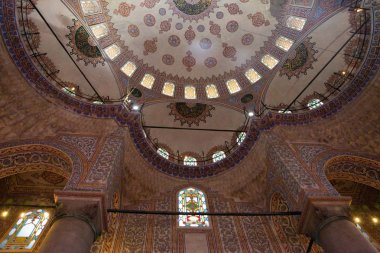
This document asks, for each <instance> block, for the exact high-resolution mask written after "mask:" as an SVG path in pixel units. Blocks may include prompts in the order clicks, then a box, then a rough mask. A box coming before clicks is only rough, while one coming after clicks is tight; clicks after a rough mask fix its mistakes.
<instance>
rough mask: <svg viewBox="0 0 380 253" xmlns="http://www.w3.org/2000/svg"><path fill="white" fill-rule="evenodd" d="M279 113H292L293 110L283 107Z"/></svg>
mask: <svg viewBox="0 0 380 253" xmlns="http://www.w3.org/2000/svg"><path fill="white" fill-rule="evenodd" d="M278 113H285V114H291V113H292V111H289V110H285V109H281V110H279V111H278Z"/></svg>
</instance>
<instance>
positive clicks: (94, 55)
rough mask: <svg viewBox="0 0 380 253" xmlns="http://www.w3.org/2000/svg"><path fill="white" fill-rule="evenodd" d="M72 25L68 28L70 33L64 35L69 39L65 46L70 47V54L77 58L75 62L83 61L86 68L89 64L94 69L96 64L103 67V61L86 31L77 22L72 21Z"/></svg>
mask: <svg viewBox="0 0 380 253" xmlns="http://www.w3.org/2000/svg"><path fill="white" fill-rule="evenodd" d="M73 22H74V25H73V26H68V27H67V28H68V29H69V30H70V33H69V34H68V35H66V37H67V38H68V39H69V41H70V42H69V43H68V44H67V46H69V47H71V49H72V50H71V54H74V55H76V56H77V60H78V61H80V60H82V61H84V63H85V65H86V66H87V65H88V64H89V63H91V64H92V65H93V66H94V67H96V65H97V64H98V63H100V64H102V65H104V62H105V61H104V59H103V57H102V54H101V52H100V50H99V48H98V47H97V46H96V42H95V40H94V39H93V38H92V37H91V36H90V35H89V34H88V32H87V31H86V29H85V28H84V27H83V26H82V24H81V23H80V22H79V21H78V20H73Z"/></svg>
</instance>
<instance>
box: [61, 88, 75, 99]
mask: <svg viewBox="0 0 380 253" xmlns="http://www.w3.org/2000/svg"><path fill="white" fill-rule="evenodd" d="M62 91H63V92H65V93H66V94H69V95H70V96H73V97H75V96H76V95H75V88H69V87H63V88H62Z"/></svg>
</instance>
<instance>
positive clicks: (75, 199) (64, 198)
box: [38, 192, 106, 253]
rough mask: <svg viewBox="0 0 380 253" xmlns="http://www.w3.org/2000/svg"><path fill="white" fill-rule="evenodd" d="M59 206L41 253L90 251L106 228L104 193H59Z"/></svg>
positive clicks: (86, 252)
mask: <svg viewBox="0 0 380 253" xmlns="http://www.w3.org/2000/svg"><path fill="white" fill-rule="evenodd" d="M56 198H57V199H58V204H59V205H58V208H57V210H56V214H55V217H54V220H53V224H52V225H51V228H50V229H49V231H48V234H47V235H46V237H45V239H44V241H43V243H42V245H41V247H40V249H39V251H38V252H40V253H52V252H57V253H88V252H89V251H90V248H91V245H92V244H93V242H94V241H95V240H96V237H97V235H98V234H100V233H101V232H102V230H104V229H106V228H105V224H106V223H105V220H104V215H103V214H105V212H104V198H103V195H102V194H97V193H87V192H58V193H56Z"/></svg>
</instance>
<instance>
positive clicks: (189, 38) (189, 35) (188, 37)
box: [185, 26, 196, 45]
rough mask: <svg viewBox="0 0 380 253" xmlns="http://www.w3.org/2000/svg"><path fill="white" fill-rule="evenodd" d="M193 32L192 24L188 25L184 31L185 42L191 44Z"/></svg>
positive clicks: (193, 36) (193, 37)
mask: <svg viewBox="0 0 380 253" xmlns="http://www.w3.org/2000/svg"><path fill="white" fill-rule="evenodd" d="M195 36H196V35H195V32H194V30H193V27H192V26H189V28H188V29H187V31H186V32H185V38H186V40H187V43H189V45H191V43H192V42H193V40H194V39H195Z"/></svg>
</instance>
